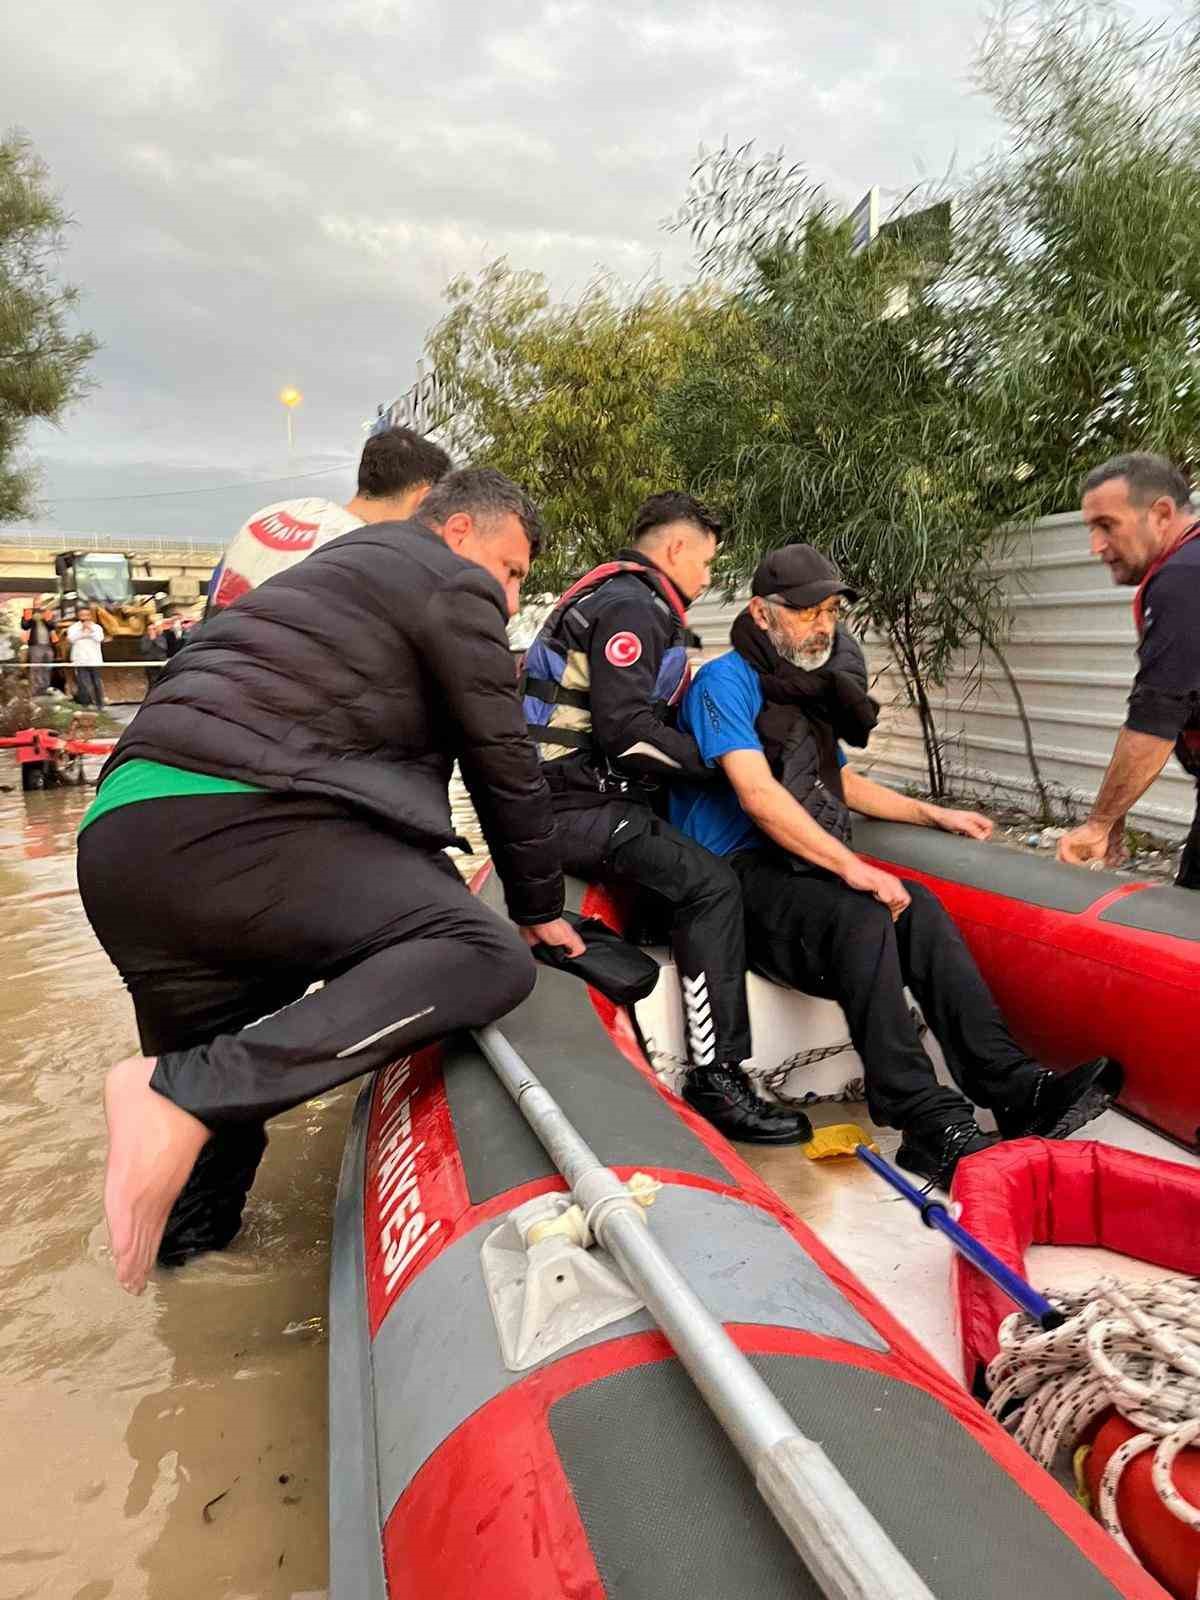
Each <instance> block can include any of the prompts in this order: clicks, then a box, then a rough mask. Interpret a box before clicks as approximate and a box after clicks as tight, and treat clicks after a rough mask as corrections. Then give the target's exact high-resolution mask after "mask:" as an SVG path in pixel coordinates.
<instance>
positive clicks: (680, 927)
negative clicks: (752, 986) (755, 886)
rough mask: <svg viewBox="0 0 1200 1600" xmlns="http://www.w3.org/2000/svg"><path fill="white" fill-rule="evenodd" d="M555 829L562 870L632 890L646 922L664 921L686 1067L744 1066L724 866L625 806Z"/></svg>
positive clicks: (745, 1020)
mask: <svg viewBox="0 0 1200 1600" xmlns="http://www.w3.org/2000/svg"><path fill="white" fill-rule="evenodd" d="M555 827H556V831H557V833H558V836H559V840H560V843H561V845H562V851H563V868H564V870H565V871H567V872H571V873H574V874H575V875H576V876H577V877H580V878H587V879H590V880H592V881H595V882H600V883H618V884H632V885H635V886H636V887H637V888H638V889H639V890H640V891H641V892H642V895H643V897H644V899H645V900H647V901H648V902H649V905H648V907H644V908H643V909H648V910H649V912H650V915H651V920H653V919H654V917H655V915H656V914H657V916H659V917H661V919H662V920H663V921H664V922H665V924H666V926H665V932H666V935H667V937H668V939H669V940H670V944H671V953H672V955H673V956H674V958H675V964H676V967H677V968H678V971H679V979H680V987H681V989H682V991H683V1003H684V1023H685V1033H686V1036H687V1047H688V1057H689V1059H690V1061H691V1063H692V1065H693V1066H711V1065H712V1064H713V1063H714V1062H723V1061H735V1062H740V1061H744V1060H746V1058H747V1057H748V1056H749V1055H750V1053H751V1047H750V1013H749V1010H748V1008H747V1004H746V953H745V936H744V925H743V918H742V893H741V889H740V887H739V885H738V880H737V877H736V875H735V873H734V872H733V869H732V868H731V867H730V865H729V863H728V862H727V861H722V860H721V858H720V857H719V856H714V855H713V854H712V852H711V851H708V850H705V849H704V847H703V846H702V845H698V844H696V843H695V842H694V841H693V840H691V839H689V838H687V836H686V835H685V834H682V833H680V831H679V830H678V828H673V827H672V826H671V824H670V823H669V822H664V821H663V820H662V819H661V818H660V817H657V816H655V814H654V813H653V812H652V811H651V810H650V809H649V807H648V806H645V805H640V804H637V803H636V802H633V801H625V800H619V801H603V802H601V803H600V804H598V805H595V806H589V807H585V808H580V809H577V810H561V811H559V812H558V813H557V815H556V818H555Z"/></svg>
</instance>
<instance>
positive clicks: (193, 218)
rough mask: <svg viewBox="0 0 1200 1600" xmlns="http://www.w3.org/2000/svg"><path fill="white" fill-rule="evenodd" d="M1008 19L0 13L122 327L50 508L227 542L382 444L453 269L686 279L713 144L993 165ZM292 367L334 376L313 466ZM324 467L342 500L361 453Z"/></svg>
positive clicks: (47, 457) (137, 0)
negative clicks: (294, 406) (384, 423)
mask: <svg viewBox="0 0 1200 1600" xmlns="http://www.w3.org/2000/svg"><path fill="white" fill-rule="evenodd" d="M1148 4H1149V0H1147V5H1148ZM1138 9H1144V7H1142V6H1139V7H1138ZM981 16H982V12H981V8H980V7H979V6H978V5H977V4H975V3H970V0H940V3H938V4H934V3H932V0H890V3H887V4H885V3H884V0H843V3H842V4H841V5H840V6H839V7H837V8H836V15H835V14H833V12H832V8H830V10H826V9H825V8H823V7H820V6H817V5H815V4H813V3H811V0H800V3H793V0H770V3H766V4H761V3H756V0H713V3H709V4H705V3H700V4H695V3H690V4H689V3H684V0H649V3H644V4H635V3H628V0H610V3H608V4H599V3H597V0H549V3H546V0H522V3H516V0H492V3H491V4H488V5H484V4H481V3H480V0H468V3H463V0H443V3H442V4H441V5H440V6H439V5H430V4H428V3H425V4H421V5H417V4H415V3H413V0H332V3H330V0H319V3H318V0H290V3H289V4H286V5H283V4H274V3H272V0H200V3H197V0H66V3H65V4H63V5H60V6H58V7H52V8H48V7H46V6H44V5H35V4H33V3H32V0H17V3H13V4H9V5H7V6H3V7H0V117H2V118H3V120H4V121H5V122H7V123H15V124H17V125H18V126H20V127H23V128H24V129H25V130H26V131H27V132H28V133H29V134H30V136H31V137H32V139H33V141H34V143H35V145H36V147H37V148H38V150H39V152H40V153H41V154H42V155H43V157H44V158H45V160H46V161H47V162H48V163H49V166H50V168H51V172H52V176H53V180H54V183H55V186H56V187H57V188H58V189H59V190H60V192H61V193H62V196H63V199H64V202H65V204H66V206H67V208H68V210H69V211H70V212H71V213H72V215H73V216H74V218H75V223H76V225H75V226H74V227H73V229H72V230H71V233H70V236H69V247H68V253H67V256H66V258H65V262H64V268H63V270H64V272H65V274H66V275H67V276H69V277H70V278H71V279H72V280H73V281H74V282H76V283H78V284H79V285H80V286H81V288H82V289H83V291H84V300H83V308H82V319H83V321H84V322H85V324H86V325H87V326H88V327H89V328H91V329H92V330H93V331H94V332H95V333H96V334H97V335H98V337H99V338H100V339H101V340H102V341H103V345H104V349H103V351H102V353H101V354H100V356H99V357H98V358H97V361H96V363H95V367H94V376H95V378H96V379H97V381H98V387H97V389H96V391H95V392H94V393H93V394H92V395H90V396H89V397H88V398H87V399H86V400H85V401H84V402H82V403H81V404H80V405H78V406H77V407H76V408H75V409H74V410H73V411H72V412H71V414H70V415H69V417H68V419H67V421H66V424H65V427H64V428H62V429H61V430H50V429H39V430H38V431H37V433H36V435H35V436H34V438H33V441H32V442H33V446H34V453H35V456H36V459H37V460H38V461H39V463H40V464H41V466H42V469H43V476H44V485H45V490H44V494H43V509H44V515H43V517H42V518H41V519H40V520H41V525H43V526H46V527H53V528H57V529H61V530H70V531H96V532H104V533H110V532H111V533H113V534H114V535H115V534H118V533H121V532H130V533H134V532H145V533H162V534H186V535H200V536H212V537H215V538H223V537H224V536H225V535H226V534H227V533H229V532H230V531H232V529H233V528H235V527H236V526H237V524H238V523H239V522H240V521H241V520H242V518H243V517H244V516H245V515H246V514H247V513H248V512H249V511H250V510H252V509H253V508H254V506H256V505H259V504H262V503H264V502H265V501H267V500H271V499H278V498H282V497H283V496H284V495H285V494H287V493H288V492H289V491H290V489H291V486H290V485H289V484H288V483H273V482H265V483H260V482H259V480H276V479H281V478H283V477H284V476H285V475H286V474H288V473H289V471H290V472H303V473H316V472H319V471H321V470H322V469H327V468H330V467H331V466H332V465H333V464H336V463H346V462H349V461H351V460H353V459H354V458H355V457H356V456H357V451H358V448H359V444H360V442H361V437H362V434H361V424H362V422H363V419H364V418H366V417H368V416H369V415H371V414H373V412H374V409H375V405H376V403H377V402H379V401H384V400H389V399H391V398H392V397H393V396H394V395H395V394H396V393H397V392H399V391H400V390H401V389H403V388H406V387H407V386H408V384H409V383H410V382H411V381H412V378H413V376H414V371H415V362H416V360H417V357H418V356H419V354H420V351H421V346H422V341H423V338H424V335H425V333H426V331H427V330H428V328H429V327H430V326H431V324H432V323H433V322H434V321H435V320H436V318H437V316H438V314H439V305H440V297H441V290H442V287H443V285H444V283H445V282H446V280H447V278H448V277H450V276H451V274H453V273H456V272H459V271H463V270H473V269H475V268H477V267H479V266H480V265H482V264H483V263H484V262H485V261H487V260H488V259H490V258H491V257H493V256H496V255H499V254H506V255H508V256H509V257H510V259H511V260H512V261H513V262H514V264H516V265H519V266H528V267H535V268H539V269H541V270H543V271H545V272H546V273H547V274H548V275H549V276H550V278H551V280H552V282H553V284H554V285H555V286H556V287H557V288H559V289H560V290H563V291H568V290H570V289H571V288H572V286H574V287H578V286H580V285H582V284H583V283H584V282H585V281H586V280H587V279H588V278H589V277H590V276H591V275H592V273H593V272H594V270H595V269H596V268H597V267H599V266H604V267H608V268H612V269H614V270H616V271H617V272H618V273H620V274H622V275H625V276H628V277H630V278H634V277H640V276H642V275H643V274H645V273H647V272H648V271H652V270H654V269H656V268H657V269H658V270H661V271H662V272H663V273H664V274H666V275H668V276H670V277H673V278H674V277H680V276H682V275H683V274H684V273H685V272H686V271H687V250H686V246H685V245H684V243H683V242H682V241H681V240H680V239H678V238H673V237H671V236H669V235H667V234H665V233H664V232H663V231H662V229H661V227H660V224H661V221H662V219H663V217H664V216H666V215H667V214H669V213H670V212H672V211H674V210H675V208H676V207H677V206H678V204H679V202H680V200H681V198H682V196H683V192H684V189H685V187H686V182H687V175H688V172H689V168H690V165H691V163H692V161H693V159H694V156H695V153H696V150H697V147H698V146H699V145H700V144H701V143H706V144H708V145H710V146H711V145H714V144H718V143H719V142H720V141H721V140H722V139H723V138H724V137H726V136H728V138H729V139H730V140H731V141H732V142H734V143H740V142H741V141H743V140H746V139H751V138H753V139H756V140H757V141H758V143H759V146H760V147H761V148H764V149H765V148H774V147H777V146H779V145H783V146H784V147H785V149H786V151H787V153H788V154H789V156H791V157H793V158H795V159H798V160H801V161H803V162H804V163H806V164H807V165H808V167H809V168H810V169H811V171H812V172H813V174H814V176H817V177H820V178H822V179H823V180H825V181H826V182H827V183H828V185H829V187H830V188H831V190H832V191H833V192H834V193H835V194H837V195H839V196H840V197H842V198H844V199H845V200H846V201H847V203H849V204H852V203H853V202H854V201H855V200H857V199H858V198H859V196H860V195H861V194H862V193H863V191H864V190H865V189H866V188H867V187H868V185H870V184H872V183H878V184H880V185H881V186H882V188H883V190H884V194H885V204H886V195H887V193H888V192H889V191H891V192H893V193H899V192H901V191H903V190H905V189H907V188H908V187H909V186H910V185H911V184H912V183H913V182H914V181H915V180H917V179H919V178H921V177H922V176H930V175H933V174H937V173H940V172H942V171H943V170H944V169H945V168H946V166H947V164H948V163H949V162H950V161H952V160H954V159H957V161H958V162H959V163H960V164H962V165H967V166H969V165H971V164H972V163H973V162H974V161H975V160H976V159H978V157H979V156H980V155H981V154H982V152H983V151H984V150H985V149H986V147H987V145H988V144H989V143H990V142H991V141H992V140H993V139H994V138H995V137H996V132H997V130H996V126H995V124H994V122H993V121H992V118H991V115H990V112H989V109H988V107H987V106H986V105H985V104H983V103H982V102H981V101H980V100H978V99H977V98H976V97H975V96H974V95H973V93H972V91H971V88H970V85H969V82H968V78H967V74H968V65H969V59H970V55H971V50H972V46H973V42H974V41H975V40H976V39H977V38H978V36H979V33H980V29H981ZM285 383H294V384H297V385H299V386H300V388H301V389H302V390H303V391H304V395H305V403H304V406H303V408H302V410H300V411H299V412H298V413H297V445H296V453H295V456H294V457H293V459H292V461H291V462H290V463H289V459H288V456H287V452H286V445H285V430H284V413H283V411H282V408H281V407H280V405H279V404H278V401H277V399H276V396H277V394H278V392H279V389H280V387H281V385H283V384H285ZM234 482H236V483H241V484H244V485H245V486H244V487H242V488H240V489H237V490H235V491H232V492H220V493H212V492H205V493H195V492H192V491H195V490H197V489H206V490H207V489H210V488H211V487H212V486H218V485H222V484H228V483H234ZM301 487H303V488H304V490H305V491H306V492H315V493H323V492H328V493H330V494H332V495H334V496H335V497H338V496H341V495H343V494H344V493H346V492H348V488H349V475H348V474H347V473H346V471H345V470H344V468H343V469H341V470H335V471H332V472H329V473H328V474H327V475H326V476H318V477H310V478H307V479H305V480H304V483H303V485H301V484H297V485H296V486H295V490H296V491H297V492H298V491H299V490H300V488H301ZM167 491H169V492H167ZM184 491H188V492H184ZM118 497H122V498H118Z"/></svg>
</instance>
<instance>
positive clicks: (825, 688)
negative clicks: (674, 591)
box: [730, 610, 879, 749]
mask: <svg viewBox="0 0 1200 1600" xmlns="http://www.w3.org/2000/svg"><path fill="white" fill-rule="evenodd" d="M730 637H731V640H732V643H733V648H734V649H735V650H736V651H737V653H738V655H740V656H741V658H742V659H743V661H748V662H749V663H750V665H751V666H752V667H753V668H754V670H755V672H757V673H758V676H759V680H760V682H761V684H762V691H763V696H764V698H765V699H766V700H767V701H768V702H771V703H782V704H784V705H793V706H796V707H797V708H798V709H799V710H801V711H802V712H803V713H804V715H805V716H806V717H808V718H809V719H810V720H815V721H819V722H822V723H824V724H825V725H826V726H827V727H828V728H829V730H830V733H831V734H832V736H833V738H834V739H838V740H843V741H844V742H845V743H846V744H852V745H856V746H857V747H858V748H860V749H861V748H863V747H864V746H865V745H866V742H867V740H868V739H869V738H870V736H871V730H872V728H874V726H875V724H876V723H877V722H878V721H879V707H878V705H877V704H876V703H875V701H874V700H872V699H871V696H870V695H869V694H868V693H867V664H866V661H865V659H864V657H863V653H862V649H861V647H860V646H859V644H858V643H857V641H856V640H854V639H852V638H851V637H850V635H849V634H848V633H843V632H842V630H841V629H840V628H839V629H838V631H837V634H836V635H835V637H834V645H833V654H832V655H831V656H830V658H829V660H828V661H827V662H826V663H825V665H824V666H823V667H818V668H817V670H816V671H815V672H810V671H809V670H808V669H807V668H806V667H797V666H793V665H792V663H791V662H790V661H785V660H784V659H783V657H782V656H781V655H780V654H779V651H778V650H776V648H775V646H774V645H773V644H772V643H771V639H770V635H769V634H768V633H767V632H766V630H765V629H764V628H760V627H759V626H758V624H757V623H756V622H755V620H754V618H753V617H752V616H751V615H750V612H749V610H746V611H743V612H742V613H741V615H740V616H739V617H738V619H737V621H736V622H735V623H734V625H733V631H732V633H731V635H730Z"/></svg>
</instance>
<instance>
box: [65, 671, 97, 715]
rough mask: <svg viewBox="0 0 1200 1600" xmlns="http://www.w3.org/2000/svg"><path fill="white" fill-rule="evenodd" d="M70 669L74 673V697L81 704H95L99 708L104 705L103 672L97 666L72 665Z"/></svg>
mask: <svg viewBox="0 0 1200 1600" xmlns="http://www.w3.org/2000/svg"><path fill="white" fill-rule="evenodd" d="M71 670H72V671H73V672H74V674H75V699H76V700H77V701H78V703H79V704H80V705H81V706H95V707H96V709H97V710H99V709H100V707H101V706H103V705H104V685H103V683H102V682H101V678H102V676H103V674H102V673H101V671H100V669H99V667H73V668H72V669H71Z"/></svg>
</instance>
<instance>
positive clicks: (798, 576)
mask: <svg viewBox="0 0 1200 1600" xmlns="http://www.w3.org/2000/svg"><path fill="white" fill-rule="evenodd" d="M750 592H751V594H756V595H759V596H761V597H762V598H763V599H767V598H768V597H769V596H771V595H778V596H779V598H780V599H781V600H783V601H785V602H786V603H787V604H788V605H789V606H792V607H794V608H795V609H796V610H798V611H804V610H806V609H807V607H809V606H819V605H820V604H821V601H822V600H828V599H829V597H830V595H832V594H844V595H845V596H846V598H847V600H857V599H858V592H857V590H855V589H852V588H851V587H850V585H849V584H848V583H846V582H844V580H843V578H842V575H841V573H840V572H839V571H838V569H837V568H836V567H835V566H834V564H833V562H832V561H827V560H826V559H825V557H824V556H823V555H822V554H821V552H820V551H819V550H814V549H813V547H812V545H811V544H785V545H784V546H783V547H782V549H780V550H772V551H771V554H770V555H769V556H764V557H763V559H762V560H761V561H760V562H759V563H758V566H757V568H756V569H755V572H754V581H753V582H752V583H751V585H750Z"/></svg>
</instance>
